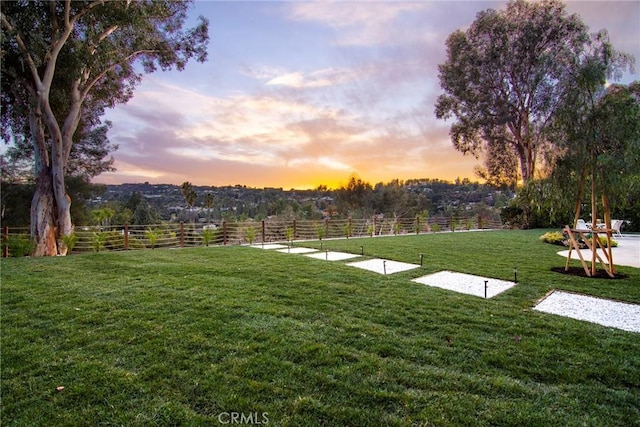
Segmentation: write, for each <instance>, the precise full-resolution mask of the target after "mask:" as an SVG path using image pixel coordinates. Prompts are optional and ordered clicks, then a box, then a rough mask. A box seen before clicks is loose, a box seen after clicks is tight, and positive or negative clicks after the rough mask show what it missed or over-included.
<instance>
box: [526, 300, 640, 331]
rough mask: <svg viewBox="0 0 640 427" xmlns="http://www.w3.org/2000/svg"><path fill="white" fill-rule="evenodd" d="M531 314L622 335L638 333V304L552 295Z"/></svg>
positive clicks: (639, 311) (639, 317)
mask: <svg viewBox="0 0 640 427" xmlns="http://www.w3.org/2000/svg"><path fill="white" fill-rule="evenodd" d="M534 310H538V311H542V312H544V313H549V314H557V315H558V316H565V317H570V318H572V319H577V320H584V321H587V322H592V323H597V324H599V325H603V326H608V327H611V328H617V329H622V330H624V331H630V332H640V305H637V304H630V303H625V302H617V301H611V300H607V299H602V298H595V297H590V296H587V295H580V294H574V293H570V292H562V291H553V293H551V294H550V295H548V296H547V297H546V298H545V299H543V300H542V301H541V302H540V303H538V305H536V306H535V307H534Z"/></svg>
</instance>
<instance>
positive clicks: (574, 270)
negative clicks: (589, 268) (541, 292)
mask: <svg viewBox="0 0 640 427" xmlns="http://www.w3.org/2000/svg"><path fill="white" fill-rule="evenodd" d="M551 271H554V272H556V273H561V274H569V275H571V276H580V277H588V278H590V279H627V278H629V275H628V274H620V273H616V274H615V275H614V277H611V276H609V274H607V272H606V271H605V270H602V269H597V270H596V274H595V276H591V277H589V276H587V273H585V271H584V268H582V267H569V270H567V271H565V269H564V267H553V268H552V269H551Z"/></svg>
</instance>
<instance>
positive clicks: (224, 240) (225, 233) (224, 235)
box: [222, 221, 227, 245]
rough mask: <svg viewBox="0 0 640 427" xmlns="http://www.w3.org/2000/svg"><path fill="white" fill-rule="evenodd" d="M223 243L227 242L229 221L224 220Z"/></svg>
mask: <svg viewBox="0 0 640 427" xmlns="http://www.w3.org/2000/svg"><path fill="white" fill-rule="evenodd" d="M222 244H223V245H226V244H227V221H222Z"/></svg>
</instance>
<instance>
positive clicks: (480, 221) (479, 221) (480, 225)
mask: <svg viewBox="0 0 640 427" xmlns="http://www.w3.org/2000/svg"><path fill="white" fill-rule="evenodd" d="M478 230H482V217H481V216H480V214H478Z"/></svg>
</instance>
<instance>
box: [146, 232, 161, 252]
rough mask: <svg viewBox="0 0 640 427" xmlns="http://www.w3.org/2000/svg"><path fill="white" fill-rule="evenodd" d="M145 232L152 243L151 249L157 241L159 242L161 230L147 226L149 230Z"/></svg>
mask: <svg viewBox="0 0 640 427" xmlns="http://www.w3.org/2000/svg"><path fill="white" fill-rule="evenodd" d="M144 234H145V236H147V240H149V244H151V249H155V248H156V243H158V238H159V237H160V231H159V230H153V229H151V228H147V231H145V232H144Z"/></svg>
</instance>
